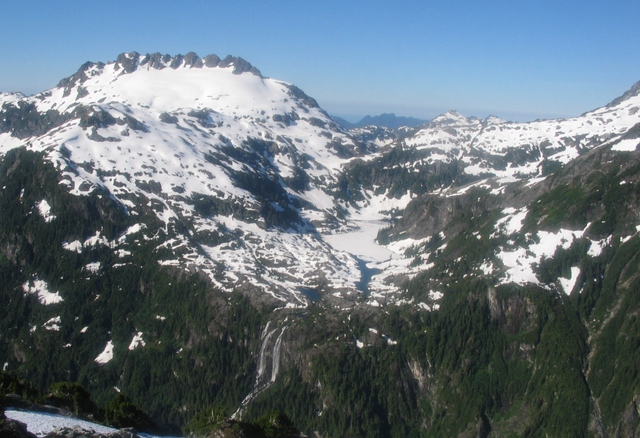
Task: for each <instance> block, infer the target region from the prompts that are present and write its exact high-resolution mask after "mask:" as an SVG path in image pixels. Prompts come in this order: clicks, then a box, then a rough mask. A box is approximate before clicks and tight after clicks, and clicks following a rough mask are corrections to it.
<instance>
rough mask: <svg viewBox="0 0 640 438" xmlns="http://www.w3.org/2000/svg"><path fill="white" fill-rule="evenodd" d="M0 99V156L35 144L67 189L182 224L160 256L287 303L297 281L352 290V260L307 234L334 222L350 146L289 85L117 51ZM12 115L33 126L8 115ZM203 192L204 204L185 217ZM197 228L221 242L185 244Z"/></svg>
mask: <svg viewBox="0 0 640 438" xmlns="http://www.w3.org/2000/svg"><path fill="white" fill-rule="evenodd" d="M0 99H1V101H0V105H1V106H2V108H3V112H4V114H7V117H6V121H5V125H4V129H3V131H4V133H2V134H0V153H6V151H8V150H10V149H13V148H16V147H21V146H24V147H27V148H28V149H31V150H36V151H43V152H45V153H47V156H48V158H49V160H51V161H53V162H54V163H56V166H57V167H58V168H59V169H60V171H61V172H63V175H64V183H65V184H67V185H68V186H69V190H70V191H71V193H73V194H76V195H78V196H82V195H88V194H90V193H92V192H93V191H94V190H95V189H96V188H102V189H104V190H106V191H107V192H108V193H110V194H111V195H113V196H114V197H115V199H117V200H118V201H119V202H120V203H121V204H122V205H123V206H124V207H126V208H127V209H128V211H129V214H132V215H135V214H138V212H139V210H140V209H141V208H143V207H147V206H152V208H153V209H154V210H155V211H156V213H157V216H158V218H160V219H161V221H162V222H163V223H164V227H165V230H166V231H168V230H169V229H172V228H176V224H178V223H179V224H181V226H186V227H187V228H188V229H189V231H190V232H189V233H187V234H184V233H177V234H176V235H175V237H174V238H172V239H168V240H163V241H159V242H158V245H159V247H162V248H164V249H169V250H175V249H177V248H181V254H180V255H174V256H172V257H169V258H167V260H166V261H165V262H163V263H165V264H167V265H176V266H183V267H185V268H187V267H195V268H197V269H200V270H202V271H203V272H205V273H207V274H208V275H209V276H210V278H211V280H212V281H213V282H214V283H216V284H217V285H218V286H219V287H222V288H224V289H227V290H231V289H233V288H235V287H238V286H239V285H242V287H245V288H246V287H250V286H251V285H253V286H255V287H258V288H260V289H262V290H265V291H267V292H269V293H271V294H273V295H274V296H277V298H279V299H283V300H285V301H291V300H292V298H291V296H292V295H293V296H294V297H295V299H293V303H296V304H297V305H300V304H304V303H305V302H306V301H305V298H304V296H303V295H302V294H300V293H299V292H297V288H298V287H307V288H308V287H315V286H316V285H317V284H318V282H321V281H322V282H324V281H328V282H329V283H330V284H332V285H333V286H334V288H335V289H344V290H346V291H350V290H354V289H355V287H354V282H355V281H357V280H358V279H359V271H358V268H357V263H356V261H355V260H354V259H353V258H350V257H349V256H348V255H346V254H343V253H341V252H336V251H334V250H333V249H332V248H331V247H330V246H328V245H327V244H325V243H324V242H323V241H322V239H320V238H319V235H318V234H317V231H322V230H329V229H331V228H335V227H339V226H341V225H342V224H343V221H342V222H341V221H340V220H338V219H337V216H338V215H339V211H340V205H339V203H337V202H336V201H335V200H334V199H333V197H332V196H331V192H330V191H331V190H332V189H333V186H334V185H335V184H336V182H337V179H336V173H337V172H338V171H339V169H340V165H341V164H342V163H343V162H344V161H345V160H347V159H348V158H350V157H351V156H355V155H361V154H362V153H363V152H364V151H363V150H362V148H361V146H360V145H359V144H357V143H356V142H354V140H352V138H351V137H350V136H349V135H348V134H346V133H345V132H344V131H343V130H341V129H340V128H339V127H338V126H337V125H336V124H335V123H334V122H333V121H332V120H331V119H330V118H329V117H328V116H327V114H326V113H325V112H324V111H322V110H321V109H320V108H319V107H318V105H317V103H316V102H315V101H314V100H313V99H311V98H309V97H308V96H306V95H305V94H304V93H303V92H302V91H300V90H299V89H297V88H296V87H295V86H292V85H290V84H286V83H284V82H280V81H277V80H274V79H269V78H264V77H262V76H261V75H260V73H259V72H258V71H257V70H256V69H255V68H251V66H250V64H248V63H246V61H244V60H242V59H240V58H232V57H227V58H226V59H225V60H219V59H218V58H217V57H215V55H213V56H208V57H206V58H204V59H200V58H198V57H197V56H196V55H194V54H189V55H186V56H185V57H182V56H177V57H174V58H171V57H161V56H159V55H147V56H141V55H139V54H137V53H131V54H123V55H121V56H120V57H119V58H118V60H117V61H116V62H112V63H109V64H102V63H97V64H94V63H87V64H85V65H84V66H83V67H82V68H81V69H80V70H79V71H78V73H76V74H75V75H74V76H72V77H70V78H67V79H65V80H63V81H61V82H60V84H59V86H58V87H56V88H54V89H52V90H49V91H46V92H44V93H42V94H39V95H36V96H31V97H23V96H21V95H17V94H3V95H2V96H0ZM26 114H28V117H32V118H34V119H35V120H37V122H36V126H35V128H32V129H27V128H26V127H25V126H24V125H22V124H20V122H19V121H15V120H19V117H20V116H22V117H24V116H25V115H26ZM12 117H15V119H12ZM12 120H13V121H14V123H11V121H12ZM265 184H267V186H268V187H267V186H265ZM269 184H271V186H269ZM203 200H205V201H207V202H208V203H209V204H212V205H215V206H216V208H209V209H206V211H203V209H201V210H200V212H198V211H197V210H198V208H197V205H196V204H197V203H198V202H200V204H202V203H203V202H201V201H203ZM265 211H266V213H265ZM52 214H53V215H55V211H54V212H52ZM268 214H270V215H271V217H269V216H268ZM274 217H275V219H274ZM210 233H226V234H227V235H228V236H231V237H229V238H228V239H223V240H227V241H228V242H226V243H223V244H218V245H216V244H207V243H206V242H205V241H203V240H202V239H199V236H201V235H204V234H210ZM86 237H89V236H86ZM149 238H153V237H151V236H149ZM191 239H195V240H196V241H197V243H198V245H195V246H194V245H193V242H192V241H190V240H191ZM61 244H62V242H61ZM108 244H109V245H111V246H112V247H113V248H114V249H116V250H121V251H127V249H126V248H124V247H123V246H122V245H119V244H118V243H117V242H109V243H108ZM185 251H186V252H185ZM265 259H268V260H269V262H267V263H265V262H264V260H265ZM124 261H126V257H125V260H124ZM214 271H215V272H218V273H219V272H220V271H223V275H222V276H220V275H214ZM285 291H286V292H285ZM283 293H284V294H285V295H282V294H283Z"/></svg>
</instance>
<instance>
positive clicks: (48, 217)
mask: <svg viewBox="0 0 640 438" xmlns="http://www.w3.org/2000/svg"><path fill="white" fill-rule="evenodd" d="M37 207H38V211H39V212H40V216H42V217H43V218H44V221H45V222H47V223H49V222H51V221H52V220H54V219H55V218H56V216H55V215H53V214H51V206H50V205H49V203H48V202H47V201H46V200H44V199H43V200H42V201H40V202H39V203H38V205H37Z"/></svg>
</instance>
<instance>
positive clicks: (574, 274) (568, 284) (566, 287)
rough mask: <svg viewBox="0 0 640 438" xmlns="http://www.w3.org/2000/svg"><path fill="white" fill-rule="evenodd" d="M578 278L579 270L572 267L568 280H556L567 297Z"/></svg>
mask: <svg viewBox="0 0 640 438" xmlns="http://www.w3.org/2000/svg"><path fill="white" fill-rule="evenodd" d="M579 276H580V268H578V267H575V266H574V267H573V268H571V277H570V278H568V279H567V278H562V277H560V278H558V281H559V282H560V284H561V285H562V290H563V291H564V293H565V294H567V295H569V294H570V293H571V291H572V290H573V288H574V287H575V285H576V281H578V277H579Z"/></svg>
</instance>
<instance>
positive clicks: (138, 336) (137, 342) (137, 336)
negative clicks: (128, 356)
mask: <svg viewBox="0 0 640 438" xmlns="http://www.w3.org/2000/svg"><path fill="white" fill-rule="evenodd" d="M142 335H143V333H142V332H138V333H136V334H135V335H134V336H133V339H132V340H131V343H130V344H129V350H135V348H136V347H137V346H138V345H140V346H141V347H144V346H145V345H146V344H145V342H144V340H143V339H142Z"/></svg>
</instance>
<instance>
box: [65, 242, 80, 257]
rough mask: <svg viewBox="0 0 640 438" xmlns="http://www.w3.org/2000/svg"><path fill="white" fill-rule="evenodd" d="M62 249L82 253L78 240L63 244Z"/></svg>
mask: <svg viewBox="0 0 640 438" xmlns="http://www.w3.org/2000/svg"><path fill="white" fill-rule="evenodd" d="M62 247H63V248H64V249H66V250H67V251H75V252H77V253H78V254H80V253H81V252H82V242H80V241H79V240H74V241H73V242H71V243H69V242H63V243H62Z"/></svg>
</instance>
